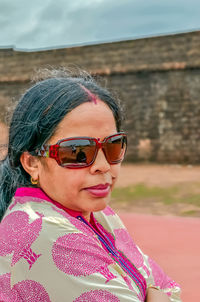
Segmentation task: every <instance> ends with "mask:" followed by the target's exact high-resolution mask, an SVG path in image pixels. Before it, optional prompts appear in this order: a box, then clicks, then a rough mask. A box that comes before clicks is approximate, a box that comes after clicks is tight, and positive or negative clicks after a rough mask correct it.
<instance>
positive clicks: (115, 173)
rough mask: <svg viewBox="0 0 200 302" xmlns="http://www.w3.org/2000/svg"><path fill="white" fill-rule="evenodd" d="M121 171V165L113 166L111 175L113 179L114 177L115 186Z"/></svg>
mask: <svg viewBox="0 0 200 302" xmlns="http://www.w3.org/2000/svg"><path fill="white" fill-rule="evenodd" d="M120 170H121V163H120V164H117V165H112V166H111V174H112V177H113V186H114V185H115V183H116V181H117V179H118V176H119V173H120Z"/></svg>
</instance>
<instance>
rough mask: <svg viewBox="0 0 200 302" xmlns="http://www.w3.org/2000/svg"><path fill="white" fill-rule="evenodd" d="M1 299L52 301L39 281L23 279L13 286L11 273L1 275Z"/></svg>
mask: <svg viewBox="0 0 200 302" xmlns="http://www.w3.org/2000/svg"><path fill="white" fill-rule="evenodd" d="M0 301H3V302H14V301H15V302H22V301H26V302H51V301H50V299H49V295H48V293H47V292H46V290H45V288H44V287H43V286H42V284H40V283H39V282H36V281H33V280H23V281H20V282H18V283H16V284H14V286H13V287H12V288H11V284H10V274H4V275H1V276H0Z"/></svg>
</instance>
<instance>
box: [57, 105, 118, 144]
mask: <svg viewBox="0 0 200 302" xmlns="http://www.w3.org/2000/svg"><path fill="white" fill-rule="evenodd" d="M116 132H117V130H116V123H115V119H114V116H113V112H112V111H111V109H110V108H109V107H108V105H106V104H105V103H104V102H102V101H101V100H98V101H97V103H96V104H95V103H94V102H87V103H83V104H81V105H79V106H78V107H76V108H75V109H73V110H72V111H71V112H69V113H68V114H67V115H66V116H65V117H64V119H63V120H62V121H61V122H60V123H59V125H58V127H57V131H56V133H55V135H54V136H53V137H52V139H53V142H54V143H55V142H56V141H57V140H59V139H62V138H67V137H73V136H91V137H99V138H102V139H103V138H104V137H106V136H108V135H111V134H114V133H116ZM51 142H52V140H51Z"/></svg>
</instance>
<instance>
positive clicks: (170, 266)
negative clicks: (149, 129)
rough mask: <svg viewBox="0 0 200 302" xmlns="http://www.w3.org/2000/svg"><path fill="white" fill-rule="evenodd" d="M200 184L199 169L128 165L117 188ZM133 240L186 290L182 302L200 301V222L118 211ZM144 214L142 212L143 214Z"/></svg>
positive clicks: (174, 166) (183, 218)
mask: <svg viewBox="0 0 200 302" xmlns="http://www.w3.org/2000/svg"><path fill="white" fill-rule="evenodd" d="M198 181H200V167H199V166H185V167H184V166H178V165H125V166H122V171H121V176H120V179H119V181H118V183H117V186H128V185H131V184H138V183H145V184H146V185H150V186H151V185H152V186H154V185H155V186H160V187H166V186H172V185H174V184H177V183H181V184H183V185H187V183H192V182H198ZM117 212H118V214H119V215H120V217H121V218H122V221H123V222H124V224H125V226H126V227H127V228H128V230H129V232H130V234H131V236H132V238H133V239H134V241H135V242H136V243H137V244H138V245H139V247H140V248H141V249H142V250H143V252H144V253H146V254H148V255H149V256H151V257H152V258H153V259H154V260H156V261H157V263H158V264H159V265H160V266H161V267H162V268H163V269H164V271H165V272H166V273H167V274H168V275H169V276H170V277H171V278H172V279H174V280H175V281H176V282H177V283H179V284H180V286H181V288H182V301H183V302H193V301H200V293H199V288H198V285H199V281H200V234H199V230H200V219H199V218H189V217H176V216H172V215H171V214H170V215H169V213H166V216H153V215H150V213H148V212H146V209H145V214H137V213H127V212H124V211H122V210H118V211H117ZM139 212H140V213H142V209H140V211H139Z"/></svg>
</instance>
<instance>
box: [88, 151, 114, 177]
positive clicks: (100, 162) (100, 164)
mask: <svg viewBox="0 0 200 302" xmlns="http://www.w3.org/2000/svg"><path fill="white" fill-rule="evenodd" d="M109 170H110V164H109V163H108V161H107V159H106V157H105V154H104V152H103V150H102V149H99V150H98V153H97V156H96V159H95V161H94V163H93V164H92V165H91V167H90V172H91V174H96V173H106V172H108V171H109Z"/></svg>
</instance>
